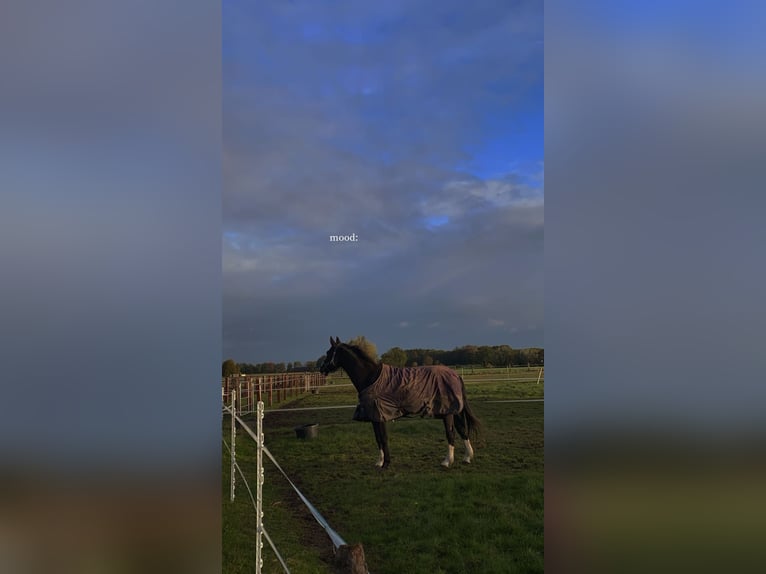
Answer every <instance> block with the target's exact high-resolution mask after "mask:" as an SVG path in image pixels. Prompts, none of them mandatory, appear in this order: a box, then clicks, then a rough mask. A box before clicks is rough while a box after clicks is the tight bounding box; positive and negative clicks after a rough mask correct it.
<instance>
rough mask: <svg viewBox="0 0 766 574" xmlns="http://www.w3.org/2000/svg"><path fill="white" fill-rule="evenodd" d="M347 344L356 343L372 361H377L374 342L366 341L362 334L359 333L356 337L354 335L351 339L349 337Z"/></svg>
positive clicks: (376, 350)
mask: <svg viewBox="0 0 766 574" xmlns="http://www.w3.org/2000/svg"><path fill="white" fill-rule="evenodd" d="M348 344H349V345H356V346H357V347H359V348H360V349H362V350H363V351H364V352H365V353H367V354H368V355H369V356H370V358H371V359H373V360H374V361H378V360H379V359H378V348H377V347H376V346H375V343H373V342H372V341H368V340H367V339H366V338H365V336H364V335H359V336H358V337H354V338H353V339H350V340H349V341H348Z"/></svg>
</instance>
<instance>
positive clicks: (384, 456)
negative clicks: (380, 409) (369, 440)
mask: <svg viewBox="0 0 766 574" xmlns="http://www.w3.org/2000/svg"><path fill="white" fill-rule="evenodd" d="M372 429H373V430H374V431H375V441H376V442H377V443H378V449H379V450H380V456H379V457H378V462H376V463H375V466H377V467H378V468H381V469H385V468H388V465H389V464H391V455H390V453H389V452H388V430H387V429H386V423H384V422H379V423H378V422H373V423H372Z"/></svg>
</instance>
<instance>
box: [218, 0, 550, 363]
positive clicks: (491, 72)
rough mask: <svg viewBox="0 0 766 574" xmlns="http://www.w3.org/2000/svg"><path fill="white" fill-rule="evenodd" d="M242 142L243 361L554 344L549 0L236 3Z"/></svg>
mask: <svg viewBox="0 0 766 574" xmlns="http://www.w3.org/2000/svg"><path fill="white" fill-rule="evenodd" d="M223 142H224V156H223V173H224V175H223V239H222V247H223V257H222V261H223V263H222V264H223V304H222V308H223V355H224V358H233V359H234V360H235V361H237V362H241V363H242V362H249V363H257V362H265V361H275V362H281V361H284V362H290V361H296V360H300V361H306V360H315V359H316V358H318V357H319V356H320V355H322V354H324V352H325V351H326V350H327V347H328V346H329V337H330V336H333V337H335V336H337V337H340V338H341V339H342V340H348V339H350V338H352V337H355V336H358V335H364V336H365V337H366V338H367V339H368V340H370V341H372V342H373V343H375V345H376V346H377V349H378V352H379V353H383V352H385V351H386V350H388V349H390V348H391V347H394V346H398V347H402V348H415V347H418V348H438V349H452V348H454V347H458V346H462V345H468V344H472V345H502V344H507V345H510V346H512V347H514V348H521V347H530V346H543V333H544V331H543V227H544V217H543V206H544V176H543V171H544V162H543V3H542V2H533V1H520V2H509V1H508V0H500V1H494V0H487V1H484V0H482V1H480V2H473V3H465V2H457V1H442V0H439V1H431V0H423V1H412V0H408V1H406V2H405V1H392V2H386V3H370V2H351V1H316V0H314V1H307V2H304V1H292V2H291V1H287V0H278V1H268V0H263V1H259V2H240V1H232V0H225V1H224V3H223ZM353 233H355V234H356V235H357V236H358V241H356V242H331V241H330V239H329V237H330V235H351V234H353Z"/></svg>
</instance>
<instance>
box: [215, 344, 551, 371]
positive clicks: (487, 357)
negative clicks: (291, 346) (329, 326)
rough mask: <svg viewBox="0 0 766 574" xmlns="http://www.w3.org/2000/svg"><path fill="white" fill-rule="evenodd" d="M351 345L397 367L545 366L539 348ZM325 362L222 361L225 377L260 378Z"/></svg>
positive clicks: (542, 353)
mask: <svg viewBox="0 0 766 574" xmlns="http://www.w3.org/2000/svg"><path fill="white" fill-rule="evenodd" d="M348 343H349V344H354V345H358V346H360V347H361V348H362V349H364V350H365V351H366V352H367V354H369V355H370V356H371V357H372V358H374V359H375V360H380V361H382V362H384V363H386V364H389V365H393V366H395V367H418V366H430V365H450V366H481V367H518V366H524V367H526V366H543V365H544V364H545V350H544V349H542V348H540V347H527V348H523V349H513V348H511V347H510V346H508V345H493V346H489V345H464V346H462V347H455V348H454V349H452V350H451V351H444V350H441V349H402V348H400V347H393V348H391V349H389V350H388V351H386V352H385V353H383V354H382V355H381V356H380V358H378V351H377V348H376V347H375V344H374V343H372V342H371V341H369V340H367V339H366V338H365V337H364V336H359V337H355V338H353V339H351V340H349V341H348ZM323 361H324V355H322V356H321V357H319V358H318V359H309V360H308V361H292V362H288V363H284V362H282V363H274V362H264V363H256V364H252V363H237V362H235V361H234V360H233V359H227V360H225V361H224V362H223V376H224V377H227V376H230V375H236V374H240V373H241V374H245V375H257V374H261V373H263V374H268V373H300V372H315V371H318V370H319V367H320V366H321V365H322V362H323Z"/></svg>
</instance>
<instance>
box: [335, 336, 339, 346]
mask: <svg viewBox="0 0 766 574" xmlns="http://www.w3.org/2000/svg"><path fill="white" fill-rule="evenodd" d="M335 344H336V345H340V337H335Z"/></svg>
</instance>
